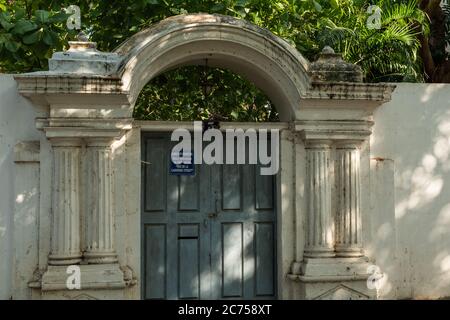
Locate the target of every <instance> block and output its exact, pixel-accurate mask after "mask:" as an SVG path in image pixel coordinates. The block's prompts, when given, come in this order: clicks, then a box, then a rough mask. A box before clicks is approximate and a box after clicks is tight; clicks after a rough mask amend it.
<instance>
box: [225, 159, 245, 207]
mask: <svg viewBox="0 0 450 320" xmlns="http://www.w3.org/2000/svg"><path fill="white" fill-rule="evenodd" d="M240 169H241V166H239V165H234V164H225V165H222V208H223V209H224V210H240V209H241V193H242V181H241V170H240Z"/></svg>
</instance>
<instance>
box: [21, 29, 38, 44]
mask: <svg viewBox="0 0 450 320" xmlns="http://www.w3.org/2000/svg"><path fill="white" fill-rule="evenodd" d="M40 37H41V31H40V30H38V31H35V32H33V33H30V34H27V35H26V36H24V37H23V39H22V41H23V43H25V44H34V43H36V42H38V41H39V40H40Z"/></svg>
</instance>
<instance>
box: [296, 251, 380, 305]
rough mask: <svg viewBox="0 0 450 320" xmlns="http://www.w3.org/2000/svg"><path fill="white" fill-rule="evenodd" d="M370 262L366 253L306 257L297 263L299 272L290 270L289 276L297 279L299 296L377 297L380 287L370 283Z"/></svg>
mask: <svg viewBox="0 0 450 320" xmlns="http://www.w3.org/2000/svg"><path fill="white" fill-rule="evenodd" d="M370 265H371V264H370V263H369V262H368V259H367V258H366V257H359V258H318V259H310V258H305V260H304V261H303V262H301V263H294V267H295V269H297V270H298V271H299V273H298V274H294V273H293V274H290V275H289V278H290V279H291V280H293V281H295V282H296V283H298V287H297V288H296V289H297V292H298V298H300V299H307V300H311V299H324V300H354V299H376V297H377V290H374V289H369V288H368V286H367V279H368V278H369V276H370V274H369V266H370ZM293 271H294V269H293Z"/></svg>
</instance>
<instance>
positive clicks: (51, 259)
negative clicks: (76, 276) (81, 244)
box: [48, 253, 81, 266]
mask: <svg viewBox="0 0 450 320" xmlns="http://www.w3.org/2000/svg"><path fill="white" fill-rule="evenodd" d="M80 262H81V253H79V254H73V255H56V254H50V255H49V256H48V264H49V265H52V266H68V265H73V264H78V263H80Z"/></svg>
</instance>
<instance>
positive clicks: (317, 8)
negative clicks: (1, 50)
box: [313, 0, 322, 12]
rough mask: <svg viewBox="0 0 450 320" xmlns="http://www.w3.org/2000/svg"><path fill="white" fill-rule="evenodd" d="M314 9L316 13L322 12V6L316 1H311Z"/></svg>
mask: <svg viewBox="0 0 450 320" xmlns="http://www.w3.org/2000/svg"><path fill="white" fill-rule="evenodd" d="M313 4H314V8H315V9H316V11H317V12H322V6H321V5H320V3H318V2H317V1H316V0H313Z"/></svg>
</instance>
